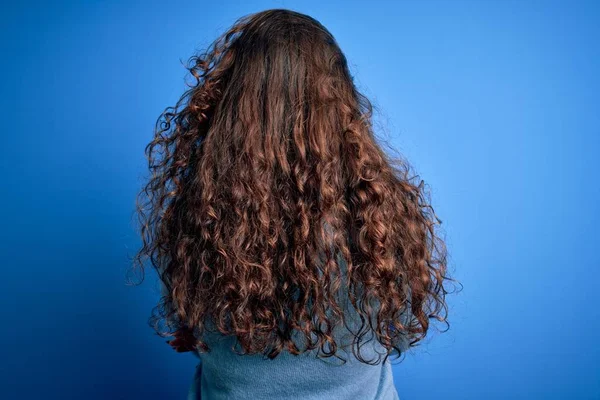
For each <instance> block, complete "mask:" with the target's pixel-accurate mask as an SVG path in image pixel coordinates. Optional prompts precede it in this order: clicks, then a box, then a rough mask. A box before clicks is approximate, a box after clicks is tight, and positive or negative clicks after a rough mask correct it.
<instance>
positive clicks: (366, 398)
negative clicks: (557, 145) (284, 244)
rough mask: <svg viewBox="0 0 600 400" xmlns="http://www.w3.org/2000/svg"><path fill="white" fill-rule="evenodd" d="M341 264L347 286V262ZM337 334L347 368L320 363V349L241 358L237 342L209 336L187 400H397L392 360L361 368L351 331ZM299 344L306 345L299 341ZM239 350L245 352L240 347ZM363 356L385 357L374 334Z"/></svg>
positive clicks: (351, 313) (353, 319)
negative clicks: (235, 345)
mask: <svg viewBox="0 0 600 400" xmlns="http://www.w3.org/2000/svg"><path fill="white" fill-rule="evenodd" d="M340 265H341V266H342V275H343V276H342V280H344V281H345V278H346V271H345V263H343V262H342V264H340ZM349 304H350V303H349V298H348V296H347V294H346V295H345V296H344V297H343V298H342V299H341V300H340V305H341V306H342V307H344V309H345V310H346V313H347V315H348V319H347V324H348V325H349V327H350V328H351V329H352V330H353V332H357V331H358V329H359V328H360V325H361V324H360V317H359V316H358V314H357V313H356V310H354V308H352V307H351V306H349ZM374 321H375V320H374ZM211 326H214V325H211ZM334 335H335V337H336V342H337V343H338V344H340V345H341V347H342V349H341V350H339V351H340V353H338V354H339V355H340V356H341V357H342V358H344V359H345V360H347V361H346V363H345V364H343V363H342V361H341V360H339V359H337V358H336V357H330V358H317V357H316V353H317V350H316V349H315V350H312V351H310V352H305V353H303V354H301V355H299V356H294V355H292V354H291V353H289V352H287V351H284V352H282V353H281V354H279V355H278V356H277V357H276V358H275V359H273V360H269V359H268V358H266V357H264V356H263V355H261V354H257V355H238V354H236V353H234V352H233V350H231V348H232V346H233V345H234V344H238V343H237V339H236V338H235V337H233V336H225V335H221V334H220V333H218V332H205V336H204V338H205V341H206V342H207V344H208V345H209V347H210V349H211V351H209V352H206V353H195V354H196V356H198V357H199V359H200V362H199V363H198V365H197V367H196V371H195V374H194V377H193V379H192V383H191V385H190V387H189V392H188V397H187V399H188V400H195V399H202V400H222V399H228V400H237V399H252V400H267V399H278V400H299V399H300V400H301V399H303V400H325V399H327V400H398V399H399V397H398V393H397V391H396V388H395V386H394V380H393V375H392V366H391V363H390V358H388V360H387V361H386V362H385V363H382V362H380V363H379V364H377V365H369V364H366V363H362V362H360V360H358V359H357V358H356V357H355V356H354V355H353V353H352V347H351V343H352V336H351V334H350V332H349V331H348V330H347V329H346V328H345V327H343V326H338V327H336V328H335V329H334ZM294 338H300V336H299V335H295V336H294ZM338 338H339V340H337V339H338ZM369 339H371V340H369ZM295 340H296V339H295ZM296 343H299V344H302V343H304V342H303V341H302V340H300V339H298V341H296ZM236 348H238V349H240V348H241V347H239V344H238V346H237V347H236ZM404 349H406V343H405V344H404ZM360 354H361V356H362V357H363V358H365V359H367V360H377V359H380V358H379V356H378V354H382V355H383V354H385V349H384V347H383V346H382V345H381V344H380V343H379V342H377V341H376V340H375V338H374V335H372V334H370V335H367V336H365V337H364V338H363V339H362V341H361V347H360ZM382 359H383V356H382V357H381V360H382Z"/></svg>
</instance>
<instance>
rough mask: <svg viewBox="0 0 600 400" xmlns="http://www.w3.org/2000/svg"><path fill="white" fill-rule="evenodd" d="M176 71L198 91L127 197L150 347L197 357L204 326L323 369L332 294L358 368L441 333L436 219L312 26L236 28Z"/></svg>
mask: <svg viewBox="0 0 600 400" xmlns="http://www.w3.org/2000/svg"><path fill="white" fill-rule="evenodd" d="M186 69H187V70H188V71H189V73H190V75H191V76H193V78H194V83H191V84H190V83H188V89H186V91H185V93H184V94H183V95H182V96H181V98H180V99H179V101H178V102H177V104H176V105H175V106H173V107H168V108H166V110H165V111H164V112H163V113H162V114H161V115H160V117H159V118H158V121H157V123H156V131H155V136H154V138H153V140H152V141H151V142H150V143H149V144H148V145H147V146H146V148H145V152H146V155H147V158H148V163H149V169H150V171H151V172H152V175H151V177H149V179H148V182H147V183H146V184H145V186H144V188H143V189H142V190H141V192H140V193H139V196H138V198H137V199H136V211H137V212H138V213H139V222H140V226H141V236H142V241H143V245H142V247H141V249H140V250H139V252H138V253H137V254H136V256H135V258H134V261H135V262H134V269H135V267H139V269H141V271H142V280H143V271H144V259H145V258H148V259H149V260H150V263H151V265H152V266H153V267H154V268H155V269H156V271H157V273H158V277H159V278H160V281H161V285H162V287H163V289H164V290H163V293H162V296H161V299H160V302H159V304H158V305H157V306H156V307H155V308H154V309H153V311H152V315H151V317H150V319H149V323H150V325H151V326H153V327H154V328H155V330H156V332H157V333H158V334H159V335H160V336H162V337H165V336H172V335H184V334H185V333H186V332H187V335H188V336H187V337H188V338H192V348H194V349H195V350H197V351H199V352H205V351H210V346H209V345H208V343H207V342H206V341H205V340H204V338H203V332H205V331H206V330H208V329H209V326H214V328H215V331H216V330H218V332H220V333H221V334H224V335H231V336H235V337H236V338H237V341H238V343H239V344H240V346H241V348H242V352H241V353H240V354H258V353H262V354H264V355H266V356H268V357H269V358H274V357H277V355H278V354H280V353H281V352H282V351H284V350H287V351H289V352H290V353H292V354H295V355H297V354H301V353H302V352H304V351H307V350H312V349H318V350H319V351H320V353H321V354H322V355H324V356H325V357H330V356H332V355H336V353H337V349H338V347H339V343H337V338H336V336H335V335H334V334H333V332H334V331H333V329H334V328H335V327H336V326H340V325H341V324H346V323H345V318H346V315H347V312H345V310H344V307H343V305H342V304H340V301H339V294H340V293H347V296H348V298H349V300H350V302H349V304H351V309H352V310H353V311H354V312H355V313H356V314H357V315H359V318H360V320H361V325H360V329H359V330H358V331H357V332H355V335H354V338H355V339H354V343H353V352H354V354H355V355H356V356H357V358H358V359H360V360H362V361H363V362H369V361H366V360H365V359H364V358H363V357H362V356H361V354H360V341H361V338H363V337H364V336H365V335H366V334H367V333H368V332H371V333H373V334H374V335H375V337H376V339H377V340H378V341H379V342H380V343H381V344H382V345H383V346H384V348H385V349H386V350H387V352H386V354H385V358H386V359H387V357H388V356H389V355H391V354H396V355H398V356H399V355H400V354H402V353H403V352H404V351H406V349H407V348H409V347H412V346H415V345H417V343H418V342H419V341H420V340H421V339H423V338H424V337H425V336H426V334H427V331H428V328H429V325H430V321H429V320H430V319H436V320H439V321H441V322H445V323H446V324H447V325H448V327H449V324H448V321H447V311H448V308H447V305H446V302H445V295H446V294H447V293H449V292H448V291H447V288H446V287H444V281H454V279H452V278H450V277H448V276H447V258H448V257H447V250H446V246H445V244H444V240H442V239H441V235H440V230H439V224H440V223H441V221H440V220H439V219H438V218H437V216H436V214H435V213H434V211H433V208H432V207H431V205H430V204H429V203H430V201H429V200H428V199H429V197H430V196H429V195H428V192H427V190H426V186H425V185H424V183H423V181H422V180H419V179H416V178H418V176H416V177H415V176H412V177H411V169H412V168H411V167H409V164H408V162H406V161H405V160H404V159H403V157H398V158H392V157H391V156H389V155H388V154H386V153H385V152H384V151H383V150H382V149H381V147H380V145H379V144H378V143H377V140H376V136H375V133H374V128H373V125H374V124H373V122H372V120H373V118H372V115H373V106H372V104H371V103H370V101H369V100H368V99H367V98H366V97H365V96H364V95H363V94H361V93H360V92H359V91H358V90H357V89H356V87H355V85H354V79H353V77H352V75H351V74H350V72H349V68H348V65H347V60H346V58H345V56H344V54H343V53H342V51H341V50H340V47H339V46H338V44H337V42H336V40H335V39H334V37H333V36H332V34H331V33H330V32H329V31H328V30H327V29H325V27H324V26H323V25H322V24H321V23H319V22H318V21H317V20H315V19H313V18H311V17H309V16H307V15H304V14H301V13H298V12H295V11H291V10H284V9H272V10H266V11H262V12H258V13H254V14H251V15H247V16H244V17H242V18H240V19H238V20H237V21H236V22H235V23H234V24H233V26H232V27H231V28H230V29H228V30H227V31H226V32H225V33H223V34H222V35H221V36H219V37H218V38H217V39H216V40H215V41H214V42H212V43H211V44H210V45H209V46H208V48H207V50H206V51H204V52H203V53H201V54H198V55H194V56H192V57H191V58H190V59H189V61H188V64H187V65H186ZM344 277H346V279H344ZM209 321H212V322H211V323H212V325H210V324H209ZM346 325H347V324H346ZM293 332H296V333H297V334H299V335H300V336H301V337H303V338H305V339H306V342H305V343H306V345H305V346H299V345H298V343H297V342H295V341H294V340H293V335H292V333H293ZM236 351H237V350H236ZM379 361H380V360H377V361H375V363H378V362H379Z"/></svg>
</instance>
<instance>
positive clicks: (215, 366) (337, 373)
mask: <svg viewBox="0 0 600 400" xmlns="http://www.w3.org/2000/svg"><path fill="white" fill-rule="evenodd" d="M207 342H208V343H209V345H210V347H211V351H210V352H208V353H200V359H201V362H200V364H199V365H198V367H197V369H196V373H195V375H194V382H193V383H192V385H191V387H190V389H189V396H188V400H192V399H203V400H221V399H223V400H225V399H228V400H231V399H253V400H262V399H265V400H266V399H280V400H287V399H289V400H292V399H293V400H297V399H305V400H322V399H330V400H335V399H340V400H341V399H348V400H350V399H377V400H393V399H398V393H397V391H396V388H395V386H394V381H393V376H392V367H391V363H390V360H389V359H387V361H386V362H381V363H378V364H376V365H369V364H366V363H362V362H360V361H359V360H358V359H356V358H354V357H352V352H351V351H349V352H348V353H349V354H348V356H346V353H344V358H345V359H346V360H347V361H346V363H344V364H343V363H342V362H341V361H339V359H337V358H335V357H331V358H325V359H324V358H317V357H316V356H315V354H316V350H315V351H308V352H306V353H302V354H300V355H298V356H295V355H292V354H291V353H289V352H287V351H283V352H282V353H281V354H279V356H278V357H276V358H274V359H272V360H271V359H269V358H266V357H264V356H262V355H257V354H253V355H239V354H236V353H235V352H233V351H232V350H231V347H232V346H233V344H234V343H235V340H234V338H233V337H231V336H222V335H213V334H211V337H210V339H207ZM377 347H378V346H376V345H375V341H371V342H369V343H368V344H365V345H364V346H363V347H362V348H361V354H367V356H371V355H373V357H376V356H377V354H375V351H376V348H377ZM377 350H378V351H379V352H382V351H383V348H379V349H377ZM369 353H371V354H369Z"/></svg>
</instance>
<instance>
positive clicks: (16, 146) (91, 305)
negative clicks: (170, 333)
mask: <svg viewBox="0 0 600 400" xmlns="http://www.w3.org/2000/svg"><path fill="white" fill-rule="evenodd" d="M1 7H2V9H1V10H0V28H1V32H0V33H1V35H0V45H1V47H0V54H1V55H2V63H1V65H0V69H1V73H2V79H1V80H0V89H1V93H2V96H1V97H0V109H2V140H3V145H2V148H3V149H4V150H3V151H4V153H3V155H2V157H1V158H0V163H1V166H2V174H3V176H4V179H5V183H4V184H3V185H2V187H3V190H2V193H3V196H2V226H3V229H2V230H1V231H0V232H1V233H0V235H2V236H1V240H0V242H1V255H2V259H3V264H4V265H3V268H2V272H3V278H2V279H0V285H1V287H0V288H1V289H2V290H1V291H0V293H1V294H0V296H2V315H1V317H2V321H3V322H4V324H5V327H4V328H3V329H2V333H1V339H2V343H3V347H4V349H3V351H2V362H0V368H2V369H3V370H2V371H1V372H2V373H1V374H0V380H1V385H0V386H1V387H2V389H1V393H0V397H2V398H7V399H13V398H14V399H16V398H19V399H24V398H34V397H36V398H37V397H38V396H44V397H45V398H62V399H64V398H82V397H83V396H85V398H88V399H91V398H98V399H100V398H146V399H164V398H182V399H183V398H185V394H186V392H187V389H188V385H189V384H190V382H191V377H192V374H193V371H194V366H195V364H196V359H195V358H194V357H193V356H192V355H191V354H189V353H188V354H177V353H175V352H174V351H172V350H171V349H170V347H169V346H168V345H167V344H165V342H164V340H163V339H162V338H160V337H158V336H157V335H155V334H154V332H153V331H152V330H151V328H150V327H148V325H147V318H148V316H149V313H150V310H151V307H152V306H153V305H154V304H155V302H156V301H157V300H158V289H157V286H156V280H155V276H154V274H153V273H152V272H151V273H150V274H148V275H147V279H146V280H145V281H144V283H143V284H142V285H141V286H138V287H132V286H126V285H125V277H126V272H127V269H128V268H129V267H130V264H129V259H128V256H131V255H133V254H134V252H135V250H136V249H137V246H138V245H139V243H140V240H139V238H138V237H137V233H136V232H135V230H134V229H135V222H134V221H135V219H134V218H133V210H134V197H135V195H136V194H137V191H138V190H139V188H140V185H141V183H142V181H141V179H140V178H141V177H142V176H143V174H145V172H146V171H145V166H146V164H145V158H144V155H143V147H144V146H145V144H146V143H147V142H149V141H150V139H151V137H152V133H153V132H152V130H153V128H154V123H155V121H156V118H157V117H158V115H159V114H160V112H161V111H162V110H163V109H164V108H165V107H167V106H170V105H173V104H174V103H175V102H176V100H177V99H178V97H179V96H180V95H181V93H182V92H183V90H184V88H185V84H184V82H185V80H184V79H185V78H184V77H185V72H186V71H185V70H184V68H183V65H182V61H184V60H186V59H187V58H188V57H189V56H191V55H192V54H193V53H194V52H195V51H197V50H200V49H203V48H204V46H206V45H207V44H209V43H210V41H212V40H213V39H214V38H215V37H216V36H217V35H218V34H219V33H221V32H222V31H223V30H225V29H226V28H227V27H229V26H230V25H231V23H233V22H234V20H235V19H236V18H238V17H240V16H242V15H245V14H248V13H251V12H255V11H260V10H263V9H267V8H280V7H283V8H291V9H294V10H297V11H300V12H303V13H307V14H309V15H312V16H313V17H315V18H317V19H318V20H319V21H321V22H322V23H323V24H324V25H325V26H326V27H327V28H328V29H329V30H330V31H331V32H332V33H333V34H334V36H335V37H336V38H337V40H338V42H339V43H340V45H341V47H342V50H343V51H344V52H345V53H346V55H347V57H348V59H349V61H350V63H351V69H352V72H353V73H354V74H355V76H356V82H357V84H358V85H359V89H361V90H363V91H364V93H365V94H367V95H368V96H370V97H371V99H372V100H373V102H374V104H375V105H376V107H378V109H379V110H380V113H379V114H378V117H377V118H378V121H379V127H380V128H381V130H380V132H381V133H380V136H381V137H384V138H387V140H389V141H390V144H391V145H392V146H394V147H395V148H396V149H397V150H398V151H400V152H401V153H402V154H404V155H405V156H406V157H407V158H408V159H409V160H410V161H411V163H412V165H413V166H414V167H415V169H416V171H417V172H418V173H419V174H420V176H421V177H422V178H423V179H424V180H425V181H426V183H427V184H428V185H429V186H430V188H431V193H432V201H433V204H434V208H435V210H436V212H437V214H438V215H439V216H440V218H441V219H442V220H443V227H444V230H445V232H446V236H447V240H448V246H449V250H450V253H451V268H452V270H451V271H452V272H453V276H454V277H455V278H457V279H458V280H460V281H461V283H462V284H463V285H464V289H463V291H462V292H460V293H459V294H458V295H451V296H449V297H448V302H449V306H450V314H449V321H450V330H449V331H448V332H446V333H443V334H440V333H436V332H437V330H436V329H435V328H434V329H432V331H431V335H430V336H429V338H428V339H427V340H426V341H425V343H423V344H422V345H421V346H420V347H418V348H417V349H415V350H414V352H413V353H412V354H409V355H407V357H406V359H405V361H404V362H403V363H401V364H399V365H394V367H393V368H394V379H395V382H396V386H397V388H398V392H399V394H400V398H401V399H405V400H409V399H420V400H424V399H441V398H444V399H482V398H484V399H504V398H511V399H542V398H543V399H564V398H569V399H599V398H600V367H599V361H600V346H598V344H597V343H596V339H597V338H598V329H599V328H600V318H599V314H600V311H599V304H600V302H599V300H600V295H599V291H598V272H599V269H598V267H599V259H598V248H599V244H600V243H599V235H598V233H597V227H598V223H599V222H600V221H599V217H600V213H599V212H598V202H599V200H600V185H599V183H600V182H599V181H598V173H599V172H600V168H599V167H600V165H599V161H598V158H597V155H598V150H599V146H598V144H599V139H598V138H599V136H600V112H599V111H600V101H599V98H600V97H599V96H600V78H599V77H598V73H599V72H600V45H599V44H598V39H600V18H599V17H600V8H599V6H598V3H596V2H589V3H586V2H576V1H568V2H567V1H565V2H549V1H546V2H537V1H522V2H517V1H480V2H475V1H473V2H464V1H455V2H451V1H440V2H433V1H424V2H418V1H414V2H404V1H398V2H392V1H390V2H351V1H343V2H342V1H340V2H323V1H314V2H313V1H297V2H294V1H270V2H269V1H246V2H232V1H224V2H217V3H216V4H209V3H208V2H207V3H205V4H204V5H203V2H200V1H193V2H192V1H190V2H175V1H172V2H169V4H167V2H150V1H130V2H117V1H105V2H99V1H95V2H92V1H84V2H79V3H69V2H48V3H35V2H34V3H31V2H30V3H23V4H20V5H18V6H17V5H8V4H4V5H2V6H1ZM437 326H438V327H439V328H443V325H437ZM595 338H596V339H595Z"/></svg>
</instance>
